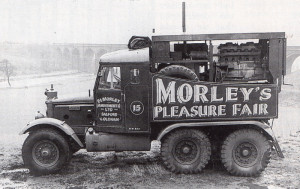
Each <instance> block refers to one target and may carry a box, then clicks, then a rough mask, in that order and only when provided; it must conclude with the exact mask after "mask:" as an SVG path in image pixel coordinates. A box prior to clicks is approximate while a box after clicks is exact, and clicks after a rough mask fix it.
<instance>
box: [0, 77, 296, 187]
mask: <svg viewBox="0 0 300 189" xmlns="http://www.w3.org/2000/svg"><path fill="white" fill-rule="evenodd" d="M75 78H76V79H75ZM93 79H94V78H93V77H92V76H90V75H82V74H79V75H76V74H75V75H71V76H70V75H68V76H64V77H61V78H58V77H57V76H56V77H55V79H54V78H52V79H51V78H46V79H44V81H43V82H41V81H42V80H43V79H39V82H37V83H35V82H36V80H33V81H28V83H26V84H25V86H24V81H22V82H23V83H22V82H19V81H13V86H15V87H12V88H6V87H2V88H1V85H0V88H1V89H0V90H1V94H0V98H1V99H6V100H4V101H2V102H1V103H2V104H0V105H1V109H0V119H1V120H3V121H2V122H1V123H0V131H1V133H0V188H255V189H260V188H300V133H298V132H297V131H299V130H300V111H299V110H300V109H299V107H300V106H299V104H300V103H299V98H300V95H299V94H300V93H299V92H298V90H299V86H298V85H299V82H298V83H297V81H298V80H295V81H294V80H292V79H290V80H288V81H291V82H294V83H295V85H294V86H285V87H284V88H283V91H282V93H281V95H280V109H279V111H280V112H279V119H278V120H276V121H275V123H274V130H275V133H276V135H277V136H278V140H279V143H280V146H281V147H282V149H283V153H284V155H285V158H284V159H281V158H278V157H277V155H276V153H275V152H273V153H272V158H271V162H270V164H269V166H268V167H267V168H266V170H265V171H264V172H263V173H262V175H261V176H259V177H255V178H244V177H236V176H231V175H229V174H228V173H227V172H226V170H224V169H223V168H222V166H220V164H219V162H213V163H210V164H209V166H207V168H206V169H205V170H204V171H203V172H202V173H201V174H195V175H183V174H182V175H181V174H173V173H170V172H169V171H167V170H165V168H164V167H163V166H162V163H161V159H160V157H159V154H160V144H159V143H158V142H153V143H152V148H151V151H150V152H120V153H115V152H109V153H87V152H86V151H85V150H80V151H79V152H77V153H76V154H74V156H73V158H72V160H71V162H70V163H69V164H68V165H67V166H65V167H64V169H63V170H62V171H60V172H59V173H57V174H54V175H47V176H40V177H35V176H32V175H30V173H29V171H28V169H26V168H24V165H23V160H22V158H21V146H22V143H23V141H24V139H25V137H26V136H19V135H17V133H18V132H19V131H20V130H21V128H22V127H23V126H24V125H25V124H26V122H28V121H30V120H31V119H32V118H33V117H34V114H35V111H36V110H39V109H37V108H39V107H42V109H44V108H45V107H44V96H43V90H44V89H45V87H46V86H48V85H49V83H50V82H51V83H52V82H54V83H56V84H55V86H56V87H57V88H58V90H59V95H61V94H68V92H69V91H71V90H77V91H85V92H87V90H88V88H89V87H86V86H92V85H93V83H92V82H93ZM70 81H72V82H70ZM74 83H76V87H75V86H74V85H75V84H74ZM71 93H74V92H71ZM32 99H33V100H32ZM24 102H26V103H25V104H26V105H24ZM3 107H5V108H3Z"/></svg>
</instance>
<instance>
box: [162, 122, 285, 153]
mask: <svg viewBox="0 0 300 189" xmlns="http://www.w3.org/2000/svg"><path fill="white" fill-rule="evenodd" d="M226 125H228V126H229V125H230V126H232V125H236V126H240V125H252V126H255V127H258V128H259V129H260V130H262V131H263V132H264V134H265V135H266V136H267V138H268V139H269V140H272V143H273V145H274V147H275V150H276V152H277V154H278V156H279V157H281V158H284V156H283V153H282V151H281V149H280V146H279V144H278V142H277V139H276V137H275V135H274V133H273V130H272V127H271V126H269V125H267V124H264V123H262V122H259V121H218V122H197V123H175V124H172V125H169V126H168V127H166V128H165V129H163V130H162V131H161V132H160V134H159V135H158V137H157V140H158V141H161V140H162V138H163V137H164V136H166V135H167V134H168V133H170V132H171V131H172V130H174V129H177V128H188V127H204V126H205V127H207V126H226Z"/></svg>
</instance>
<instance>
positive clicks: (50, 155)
mask: <svg viewBox="0 0 300 189" xmlns="http://www.w3.org/2000/svg"><path fill="white" fill-rule="evenodd" d="M69 156H70V149H69V145H68V143H67V141H66V139H65V138H64V137H63V136H62V135H61V134H60V133H59V132H57V131H55V130H52V129H41V130H39V131H35V132H33V133H30V134H29V136H28V137H27V138H26V140H25V142H24V144H23V147H22V157H23V161H24V164H25V167H27V168H28V169H29V170H30V172H31V173H33V174H35V175H43V174H51V173H55V172H57V171H59V170H60V169H61V168H62V167H63V166H64V165H65V163H66V162H67V161H68V159H69Z"/></svg>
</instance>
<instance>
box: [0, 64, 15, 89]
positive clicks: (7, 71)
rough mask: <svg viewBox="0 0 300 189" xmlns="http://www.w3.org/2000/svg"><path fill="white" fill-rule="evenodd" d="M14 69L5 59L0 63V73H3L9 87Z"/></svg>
mask: <svg viewBox="0 0 300 189" xmlns="http://www.w3.org/2000/svg"><path fill="white" fill-rule="evenodd" d="M14 69H15V67H14V66H13V65H12V64H11V63H10V62H9V61H8V60H7V59H3V60H1V61H0V71H2V72H3V73H4V75H5V77H6V78H7V82H8V84H9V86H11V84H10V81H9V78H10V76H12V74H13V73H14Z"/></svg>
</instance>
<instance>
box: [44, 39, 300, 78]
mask: <svg viewBox="0 0 300 189" xmlns="http://www.w3.org/2000/svg"><path fill="white" fill-rule="evenodd" d="M125 48H127V46H126V45H125V44H66V43H63V44H58V43H57V44H53V45H51V49H52V50H51V51H52V52H51V56H52V57H51V58H52V61H51V64H52V65H47V67H51V66H52V67H54V68H57V69H74V70H79V71H83V72H92V73H95V71H96V70H97V69H98V63H99V58H100V57H101V56H102V55H103V54H105V53H107V52H112V51H116V50H120V49H125ZM299 56H300V46H288V47H287V53H286V67H287V74H289V73H291V71H292V65H293V63H294V61H295V60H296V58H298V57H299ZM53 64H54V65H53Z"/></svg>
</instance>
